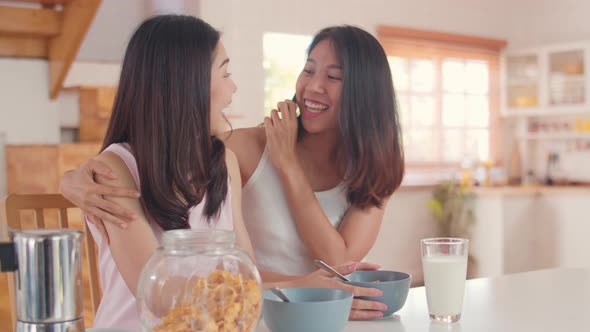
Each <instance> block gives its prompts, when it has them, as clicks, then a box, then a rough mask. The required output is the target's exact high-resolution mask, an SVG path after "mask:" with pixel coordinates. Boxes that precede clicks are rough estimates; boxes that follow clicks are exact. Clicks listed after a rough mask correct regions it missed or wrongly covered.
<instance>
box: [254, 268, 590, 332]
mask: <svg viewBox="0 0 590 332" xmlns="http://www.w3.org/2000/svg"><path fill="white" fill-rule="evenodd" d="M465 287H466V288H465V299H464V303H463V313H462V318H461V320H460V321H459V322H457V323H455V324H451V325H446V324H437V323H431V322H430V320H429V318H428V306H427V303H426V295H425V290H424V287H418V288H413V289H411V290H410V294H409V295H408V299H407V301H406V304H405V306H404V307H403V308H402V310H400V311H399V312H398V313H396V314H395V315H394V316H393V317H392V318H387V319H382V320H376V321H364V322H348V324H347V325H346V328H345V329H344V332H365V331H372V332H380V331H384V332H385V331H388V332H395V331H402V332H414V331H416V332H421V331H428V332H434V331H445V332H453V331H463V332H464V331H478V332H485V331H493V332H496V331H512V332H521V331H522V332H528V331H531V332H532V331H535V332H544V331H547V332H554V331H568V332H578V331H580V332H582V331H590V319H588V317H590V270H586V269H553V270H541V271H533V272H527V273H520V274H514V275H507V276H502V277H496V278H482V279H473V280H468V281H467V282H466V286H465ZM302 318H303V317H302ZM256 331H257V332H269V330H268V328H267V327H266V326H265V325H264V323H263V322H262V323H261V324H260V326H259V327H258V329H257V330H256Z"/></svg>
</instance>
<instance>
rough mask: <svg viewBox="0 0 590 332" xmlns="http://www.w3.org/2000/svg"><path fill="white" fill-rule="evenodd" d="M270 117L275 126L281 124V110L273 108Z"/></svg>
mask: <svg viewBox="0 0 590 332" xmlns="http://www.w3.org/2000/svg"><path fill="white" fill-rule="evenodd" d="M270 118H271V120H272V124H273V126H274V127H277V126H279V125H280V124H281V119H280V118H279V112H278V111H277V110H272V111H271V112H270Z"/></svg>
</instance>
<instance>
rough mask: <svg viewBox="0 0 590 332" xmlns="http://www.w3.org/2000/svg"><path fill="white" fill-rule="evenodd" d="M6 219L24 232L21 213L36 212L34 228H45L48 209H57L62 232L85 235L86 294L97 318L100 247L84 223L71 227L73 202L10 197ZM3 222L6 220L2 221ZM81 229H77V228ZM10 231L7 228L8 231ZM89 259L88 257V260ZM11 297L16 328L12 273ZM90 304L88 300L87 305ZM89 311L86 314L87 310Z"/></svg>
mask: <svg viewBox="0 0 590 332" xmlns="http://www.w3.org/2000/svg"><path fill="white" fill-rule="evenodd" d="M4 207H5V209H6V218H5V225H7V226H8V229H12V230H21V229H23V228H24V227H23V221H22V219H21V211H23V210H33V211H34V216H35V218H34V219H35V220H34V227H35V228H45V227H46V225H45V224H46V222H45V221H46V220H45V214H44V210H46V209H57V210H58V216H59V218H58V227H59V228H78V229H81V230H83V231H84V232H85V234H86V236H85V237H84V240H83V241H84V247H85V248H86V253H85V254H86V255H84V254H83V255H82V257H83V258H85V260H86V262H85V264H84V266H85V267H86V268H87V278H88V283H89V284H88V288H89V290H90V292H89V293H90V294H84V296H85V297H86V296H88V295H90V305H91V308H92V315H94V314H96V310H97V309H98V304H99V303H100V298H101V290H100V281H99V275H98V264H97V258H96V245H95V242H94V239H93V238H92V234H91V233H90V230H89V229H88V225H87V224H86V222H84V220H81V222H80V224H79V225H71V224H70V222H69V221H68V213H67V209H68V208H76V206H75V205H74V204H72V202H70V201H69V200H67V199H66V198H64V197H63V196H62V195H60V194H38V195H17V194H13V195H9V196H8V197H7V198H6V200H5V205H4ZM0 219H3V218H0ZM73 226H77V227H73ZM5 228H6V227H5ZM84 256H85V257H84ZM8 293H9V298H10V305H11V308H12V310H11V317H12V326H14V323H15V319H16V318H15V310H14V308H15V307H14V306H15V289H14V276H13V274H12V273H10V274H9V275H8ZM84 302H85V303H88V301H87V299H85V301H84ZM85 311H86V310H85Z"/></svg>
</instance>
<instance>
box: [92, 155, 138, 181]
mask: <svg viewBox="0 0 590 332" xmlns="http://www.w3.org/2000/svg"><path fill="white" fill-rule="evenodd" d="M95 159H96V160H98V161H101V162H103V163H104V164H106V165H107V166H108V167H109V168H110V169H111V170H113V171H114V172H116V174H117V178H116V179H113V180H111V179H107V178H104V177H98V178H97V179H96V181H97V182H98V183H101V184H108V185H114V186H123V187H129V188H135V189H137V185H136V184H135V180H133V175H132V174H131V171H130V170H129V168H128V167H127V164H125V162H124V161H123V159H121V157H119V156H118V155H117V154H116V153H114V152H110V151H103V152H101V153H100V154H99V155H98V156H96V158H95Z"/></svg>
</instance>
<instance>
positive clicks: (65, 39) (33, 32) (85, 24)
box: [0, 0, 102, 99]
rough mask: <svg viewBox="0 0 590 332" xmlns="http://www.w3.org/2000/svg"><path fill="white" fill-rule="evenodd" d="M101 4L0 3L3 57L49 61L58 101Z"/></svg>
mask: <svg viewBox="0 0 590 332" xmlns="http://www.w3.org/2000/svg"><path fill="white" fill-rule="evenodd" d="M101 1H102V0H10V1H0V57H17V58H38V59H47V61H48V63H49V95H50V98H51V99H55V98H57V96H58V94H59V92H60V90H61V89H62V86H63V82H64V80H65V78H66V75H67V73H68V71H69V69H70V67H71V65H72V62H73V61H74V59H75V57H76V54H77V53H78V50H79V49H80V46H81V45H82V41H83V40H84V37H85V36H86V33H87V32H88V29H89V27H90V24H91V23H92V21H93V19H94V17H95V16H96V13H97V11H98V8H99V6H100V3H101Z"/></svg>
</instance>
